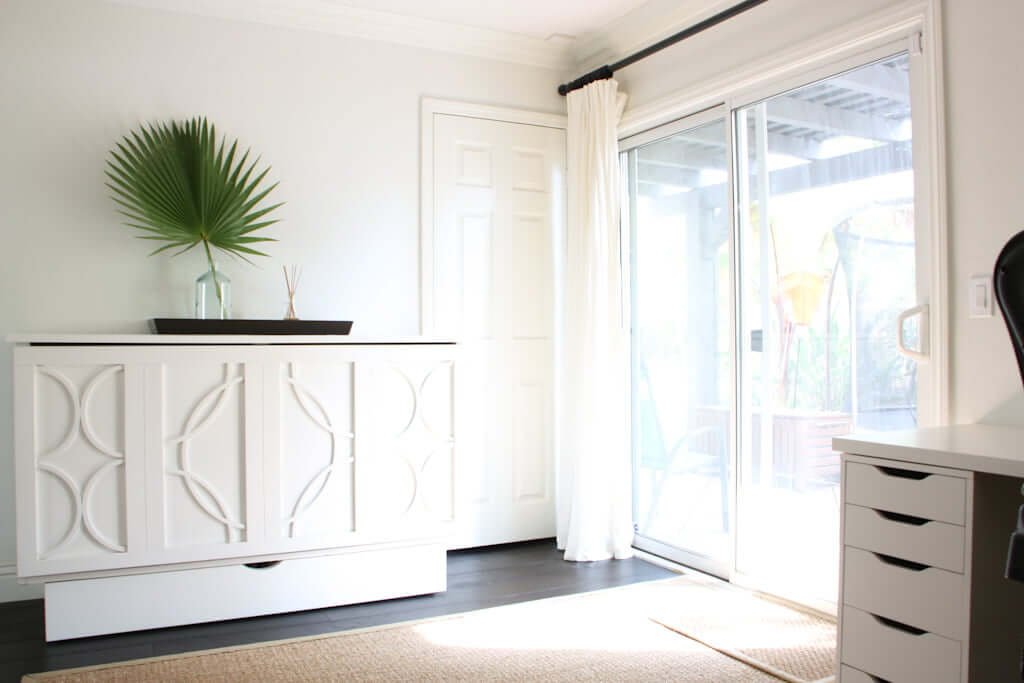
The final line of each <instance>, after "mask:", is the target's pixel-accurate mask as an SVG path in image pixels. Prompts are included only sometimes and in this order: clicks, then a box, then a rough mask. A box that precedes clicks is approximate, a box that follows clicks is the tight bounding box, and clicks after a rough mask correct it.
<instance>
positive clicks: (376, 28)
mask: <svg viewBox="0 0 1024 683" xmlns="http://www.w3.org/2000/svg"><path fill="white" fill-rule="evenodd" d="M108 1H109V2H113V3H116V4H119V5H131V6H134V7H143V8H147V9H157V10H167V11H172V12H181V13H186V14H197V15H201V16H207V17H217V18H220V19H232V20H236V21H248V22H254V23H259V24H268V25H272V26H286V27H289V28H297V29H304V30H312V31H318V32H320V33H331V34H336V35H343V36H350V37H353V38H364V39H367V40H376V41H383V42H390V43H397V44H400V45H407V46H412V47H420V48H426V49H430V50H440V51H443V52H450V53H455V54H462V55H468V56H472V57H480V58H484V59H492V60H496V61H501V62H511V63H514V64H524V65H527V66H536V67H542V68H546V69H557V70H566V69H570V68H572V67H573V66H574V65H575V63H576V59H575V57H574V50H573V47H574V45H575V42H576V40H575V38H570V37H567V36H559V35H555V36H550V37H549V38H546V39H541V38H534V37H532V36H526V35H521V34H517V33H509V32H505V31H495V30H492V29H485V28H476V27H472V26H462V25H459V24H453V23H449V22H443V21H435V20H431V19H422V18H419V17H410V16H405V15H399V14H392V13H389V12H380V11H377V10H368V9H362V8H357V7H347V6H345V5H343V4H338V3H335V2H330V1H328V0H108Z"/></svg>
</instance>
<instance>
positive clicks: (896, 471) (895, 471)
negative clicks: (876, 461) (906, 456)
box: [875, 465, 932, 481]
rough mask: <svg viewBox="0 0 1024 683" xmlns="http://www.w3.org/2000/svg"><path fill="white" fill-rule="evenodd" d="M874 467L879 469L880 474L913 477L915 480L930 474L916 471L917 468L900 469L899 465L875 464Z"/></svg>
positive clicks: (902, 477)
mask: <svg viewBox="0 0 1024 683" xmlns="http://www.w3.org/2000/svg"><path fill="white" fill-rule="evenodd" d="M875 467H876V468H877V469H878V470H880V471H881V472H882V474H887V475H889V476H890V477H899V478H900V479H915V480H917V481H921V480H922V479H927V478H928V477H930V476H932V475H931V474H930V473H928V472H918V471H917V470H903V469H900V468H899V467H886V466H884V465H875Z"/></svg>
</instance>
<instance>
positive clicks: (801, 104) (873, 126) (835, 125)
mask: <svg viewBox="0 0 1024 683" xmlns="http://www.w3.org/2000/svg"><path fill="white" fill-rule="evenodd" d="M768 122H769V124H772V123H783V124H787V125H790V126H797V127H799V128H809V129H811V130H817V131H821V132H823V133H828V134H830V135H851V136H854V137H858V138H866V139H868V140H881V141H883V142H898V141H900V140H903V139H905V138H906V135H905V134H903V133H902V132H901V131H900V125H899V124H898V123H897V122H895V121H892V120H891V119H886V118H883V117H881V116H872V115H870V114H861V113H860V112H855V111H849V110H846V109H840V108H839V107H826V106H825V105H821V104H816V103H814V102H807V101H804V100H798V99H796V98H794V97H777V98H775V99H773V100H771V101H770V102H768Z"/></svg>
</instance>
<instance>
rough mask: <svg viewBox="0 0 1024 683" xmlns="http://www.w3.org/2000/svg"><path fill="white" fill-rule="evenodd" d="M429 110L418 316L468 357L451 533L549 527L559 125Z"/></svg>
mask: <svg viewBox="0 0 1024 683" xmlns="http://www.w3.org/2000/svg"><path fill="white" fill-rule="evenodd" d="M432 115H433V116H434V121H433V130H434V140H433V179H434V180H433V196H434V207H433V217H434V222H433V226H432V228H433V231H432V235H431V236H432V239H431V240H430V244H432V250H433V251H432V254H431V256H432V261H431V264H432V268H431V272H432V273H433V280H432V282H428V283H427V287H429V288H430V289H431V302H432V306H431V307H430V311H429V313H428V319H427V320H426V321H425V322H426V325H425V327H426V328H427V330H428V331H430V332H432V333H434V334H443V335H446V336H447V335H451V336H452V337H454V338H455V339H456V340H457V341H458V342H459V343H460V344H461V345H462V353H463V354H464V355H463V356H462V358H463V360H464V363H465V364H464V366H463V372H461V373H460V378H461V380H460V381H462V382H463V384H462V387H461V391H462V400H463V404H462V406H461V410H462V411H463V413H462V415H463V416H464V419H463V420H461V421H460V426H459V429H460V443H461V447H460V449H459V456H458V461H457V466H456V477H457V478H456V483H457V495H456V500H457V510H456V522H457V527H458V533H457V536H456V539H455V542H454V544H453V547H469V546H480V545H491V544H495V543H507V542H512V541H521V540H527V539H534V538H545V537H550V536H553V535H554V533H555V510H554V458H553V452H554V448H553V443H554V434H553V410H554V380H553V374H554V369H553V354H554V311H555V285H554V283H555V265H556V258H555V253H556V244H557V242H558V240H559V239H560V238H559V235H560V234H561V232H562V226H563V223H564V218H563V217H564V213H565V202H564V168H565V131H564V130H562V129H558V128H551V127H545V126H539V125H527V124H521V123H508V122H503V121H494V120H489V119H480V118H470V117H465V116H453V115H448V114H436V113H435V114H432ZM429 229H430V227H429V226H428V230H429Z"/></svg>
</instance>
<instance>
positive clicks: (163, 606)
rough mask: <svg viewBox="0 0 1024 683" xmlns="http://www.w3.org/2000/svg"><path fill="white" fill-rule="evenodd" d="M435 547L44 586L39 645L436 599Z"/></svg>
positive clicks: (439, 583) (439, 582)
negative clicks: (407, 599)
mask: <svg viewBox="0 0 1024 683" xmlns="http://www.w3.org/2000/svg"><path fill="white" fill-rule="evenodd" d="M446 588H447V575H446V565H445V549H444V546H443V545H442V544H440V543H430V544H422V545H412V546H405V547H389V548H377V549H375V548H366V549H358V550H349V551H346V552H343V553H339V554H335V555H327V556H322V557H305V558H298V559H291V560H283V561H282V562H280V563H279V564H274V565H272V566H267V567H263V568H254V567H250V566H246V565H234V566H227V567H207V568H202V569H184V570H178V571H168V572H158V573H153V574H135V575H128V576H111V577H104V578H98V579H80V580H73V581H58V582H54V583H48V584H46V587H45V598H46V603H45V610H46V640H47V641H54V640H65V639H68V638H82V637H85V636H96V635H103V634H107V633H121V632H125V631H140V630H144V629H151V628H163V627H166V626H180V625H182V624H196V623H202V622H208V621H221V620H225V619H238V618H242V617H254V616H259V615H263V614H276V613H280V612H297V611H300V610H307V609H317V608H321V607H333V606H337V605H348V604H353V603H359V602H371V601H374V600H387V599H389V598H398V597H405V596H410V595H423V594H426V593H438V592H442V591H444V590H445V589H446Z"/></svg>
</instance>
